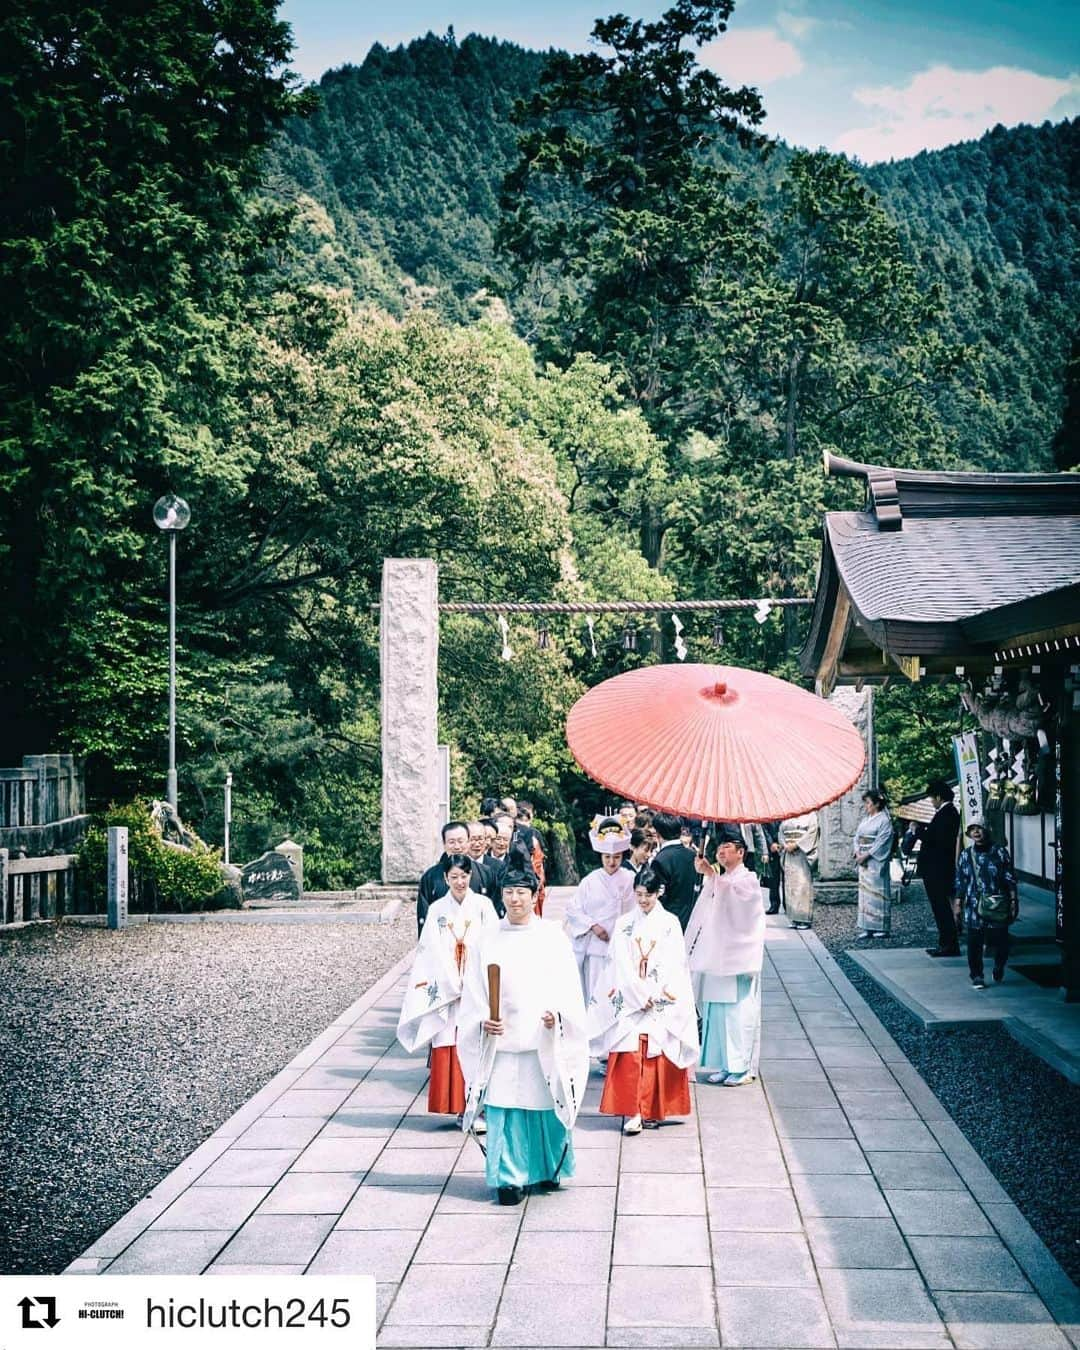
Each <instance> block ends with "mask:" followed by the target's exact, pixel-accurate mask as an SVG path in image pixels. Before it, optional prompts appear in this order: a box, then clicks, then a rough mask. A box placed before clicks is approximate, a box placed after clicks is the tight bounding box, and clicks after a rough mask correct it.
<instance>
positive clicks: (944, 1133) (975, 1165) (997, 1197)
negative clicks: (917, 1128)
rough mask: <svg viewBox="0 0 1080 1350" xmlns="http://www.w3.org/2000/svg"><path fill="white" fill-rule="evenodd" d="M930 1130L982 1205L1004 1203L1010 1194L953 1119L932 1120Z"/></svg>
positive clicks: (1007, 1201)
mask: <svg viewBox="0 0 1080 1350" xmlns="http://www.w3.org/2000/svg"><path fill="white" fill-rule="evenodd" d="M930 1132H931V1133H932V1134H933V1136H934V1138H935V1139H936V1140H937V1141H938V1143H939V1144H940V1145H941V1147H942V1148H943V1149H944V1150H945V1153H946V1155H947V1157H948V1159H949V1161H950V1162H951V1163H952V1165H953V1166H954V1167H955V1168H956V1170H957V1171H958V1172H959V1173H960V1175H961V1176H962V1177H963V1178H964V1183H965V1184H966V1186H967V1188H968V1190H969V1191H970V1192H971V1194H972V1195H973V1196H974V1197H975V1199H976V1200H978V1202H979V1204H981V1205H984V1204H992V1205H1005V1204H1008V1203H1009V1196H1008V1193H1007V1192H1006V1191H1005V1189H1004V1188H1003V1187H1002V1186H1001V1184H1000V1183H999V1182H998V1180H997V1178H996V1177H995V1176H994V1174H993V1173H992V1172H991V1171H990V1169H989V1167H987V1165H986V1164H985V1163H984V1162H983V1160H982V1159H981V1158H980V1157H979V1155H978V1154H977V1153H976V1152H975V1150H974V1149H973V1148H972V1146H971V1145H970V1144H969V1143H968V1141H967V1139H966V1138H965V1137H964V1134H963V1132H962V1131H961V1130H960V1128H959V1126H958V1125H956V1124H954V1123H953V1121H951V1120H932V1121H930Z"/></svg>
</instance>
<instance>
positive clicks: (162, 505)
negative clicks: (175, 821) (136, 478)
mask: <svg viewBox="0 0 1080 1350" xmlns="http://www.w3.org/2000/svg"><path fill="white" fill-rule="evenodd" d="M190 519H191V508H190V507H189V506H188V504H187V502H186V501H184V499H183V497H177V496H176V495H175V494H173V493H171V492H169V493H167V494H166V495H165V496H164V497H159V498H158V500H157V501H156V502H155V503H154V524H155V525H156V526H157V527H158V529H159V530H164V532H165V533H166V534H167V535H168V536H169V770H168V774H167V776H166V779H165V796H166V798H167V800H168V803H169V805H170V806H171V807H172V809H173V810H174V811H175V810H176V536H177V534H179V532H180V531H181V530H183V529H186V528H187V524H188V521H189V520H190Z"/></svg>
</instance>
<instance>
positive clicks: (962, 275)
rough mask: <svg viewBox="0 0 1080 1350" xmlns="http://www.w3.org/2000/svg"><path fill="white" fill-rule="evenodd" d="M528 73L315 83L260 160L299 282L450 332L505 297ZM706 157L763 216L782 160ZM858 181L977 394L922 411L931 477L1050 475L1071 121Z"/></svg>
mask: <svg viewBox="0 0 1080 1350" xmlns="http://www.w3.org/2000/svg"><path fill="white" fill-rule="evenodd" d="M546 60H547V54H544V53H538V52H530V51H525V50H523V49H521V48H520V47H517V46H514V45H512V44H510V43H506V42H498V41H495V40H492V39H488V38H482V37H475V36H470V37H467V38H466V39H464V40H463V41H461V42H460V43H459V42H457V41H456V40H455V39H454V38H453V36H452V34H451V35H448V36H446V37H436V36H433V35H430V34H429V35H428V36H427V37H425V38H421V39H417V40H416V41H414V42H412V43H410V44H409V45H408V46H404V47H399V48H397V49H395V50H393V51H388V50H386V49H385V48H383V47H380V46H378V45H376V46H375V47H373V48H372V50H371V52H370V53H369V55H368V57H367V59H366V60H365V61H364V63H363V64H362V65H361V66H344V67H342V68H341V69H338V70H332V71H329V72H328V73H327V74H326V75H324V76H323V78H322V80H321V81H320V83H319V86H318V88H319V93H320V96H321V105H320V107H319V109H318V111H317V112H316V114H315V115H314V117H312V118H310V119H309V120H306V121H295V122H293V123H291V124H290V125H289V127H288V128H287V131H286V134H285V136H284V137H282V138H281V140H280V141H279V142H278V143H277V145H276V147H275V149H274V152H273V159H272V174H271V182H272V184H273V186H274V189H275V191H276V192H278V193H280V194H281V195H282V196H284V197H285V198H286V199H289V200H293V201H296V200H298V199H299V203H300V207H301V214H300V219H299V221H298V226H297V238H298V242H299V244H300V249H301V252H302V255H303V257H304V260H305V261H304V272H305V274H306V276H307V277H308V278H310V279H318V280H320V281H324V282H328V283H330V284H333V285H350V286H352V287H354V288H355V291H356V293H357V294H358V295H359V296H361V297H364V298H369V299H372V300H374V301H376V302H377V303H378V304H380V305H382V306H384V307H387V308H389V309H390V310H391V311H392V312H396V313H401V312H403V311H404V310H405V309H407V308H410V307H412V306H414V305H416V304H418V303H426V304H428V305H430V306H431V307H432V308H433V309H434V310H435V311H436V312H437V313H439V314H441V315H443V316H444V317H447V318H450V319H452V320H465V319H468V318H472V317H475V316H476V314H477V312H478V305H477V303H476V300H475V297H476V295H477V293H478V292H480V291H483V290H486V289H490V288H494V289H495V290H496V291H497V292H498V293H499V294H501V295H506V294H507V292H508V290H509V282H508V273H507V268H506V264H505V260H503V259H500V258H498V257H497V256H496V254H495V250H494V233H495V229H496V225H497V221H498V214H499V193H500V188H501V185H502V182H503V179H504V176H505V174H506V173H507V171H508V170H509V169H510V168H511V167H512V165H513V164H514V162H515V159H516V148H515V147H516V138H517V134H518V129H517V128H516V127H515V126H514V125H513V124H512V123H511V120H510V113H511V109H512V106H513V103H514V100H515V99H517V98H525V97H527V96H528V95H529V94H531V93H532V91H533V90H534V89H535V88H536V86H537V82H538V80H539V75H540V72H541V70H542V69H543V66H544V64H545V61H546ZM714 153H715V154H716V156H717V157H718V158H719V159H720V161H721V162H723V163H725V164H726V165H727V166H728V167H729V168H730V169H731V171H732V173H733V174H734V176H735V181H734V185H733V186H734V189H735V191H736V192H737V193H742V194H745V195H747V196H752V197H756V198H758V199H759V200H760V201H761V202H762V203H763V204H764V205H765V207H766V209H767V208H768V207H769V204H770V202H771V201H772V200H773V199H774V198H775V194H776V187H777V183H778V180H779V178H780V175H781V174H782V172H783V169H784V166H785V165H786V164H787V163H788V162H789V159H790V153H789V151H788V150H787V148H786V147H785V146H783V145H780V146H777V147H775V149H774V151H773V153H772V154H771V156H770V157H769V158H768V159H767V160H766V161H764V162H762V161H761V160H760V158H759V157H758V156H757V155H756V154H754V153H753V152H749V151H746V150H744V149H742V148H740V147H739V146H738V145H735V144H733V143H732V144H725V145H722V146H721V147H720V148H719V149H718V150H717V151H716V152H714ZM861 173H862V176H863V178H864V180H865V181H866V183H867V184H868V185H869V186H870V187H871V188H872V189H873V190H874V192H876V193H878V194H879V195H880V197H881V200H882V202H883V204H884V205H885V206H886V208H887V209H888V211H889V212H890V214H891V215H892V216H893V218H894V219H895V221H896V223H897V225H898V227H899V231H900V235H901V238H902V240H903V242H904V247H905V250H906V251H907V253H908V256H909V257H910V258H911V259H912V260H913V261H914V262H915V263H916V265H917V268H918V272H919V275H920V278H921V281H922V283H923V284H924V285H925V286H926V287H932V286H939V287H941V288H942V290H943V292H944V294H945V296H946V299H947V303H946V306H945V312H946V315H947V320H946V328H947V330H948V332H949V336H950V337H951V338H953V339H954V340H955V341H957V342H962V343H965V344H970V346H971V347H972V348H973V349H974V354H977V358H978V375H977V377H976V378H975V379H974V380H970V381H963V382H960V383H959V384H958V385H956V386H954V387H953V388H951V389H949V390H948V391H943V392H942V394H941V395H940V400H939V411H940V414H941V416H942V418H943V419H944V421H945V423H946V425H947V426H948V428H949V430H950V432H951V444H950V446H949V452H950V459H952V460H954V461H955V462H957V463H960V464H966V465H967V466H968V467H975V466H976V465H977V466H980V467H987V468H999V469H1014V470H1016V469H1028V468H1030V469H1035V468H1048V467H1051V465H1052V452H1051V442H1052V440H1053V437H1054V434H1055V431H1056V430H1057V428H1058V426H1059V424H1060V420H1061V415H1062V380H1063V367H1064V363H1065V359H1066V356H1067V352H1068V341H1069V336H1070V334H1071V333H1072V332H1073V331H1074V329H1075V327H1076V318H1077V314H1078V312H1080V195H1078V191H1077V185H1078V183H1080V121H1073V122H1071V123H1068V122H1067V123H1060V124H1058V125H1056V126H1051V125H1050V124H1045V125H1043V126H1041V127H1017V128H1014V129H1011V130H1006V129H1005V128H1002V127H998V128H996V129H995V130H993V131H992V132H989V133H988V134H987V135H986V136H984V137H983V138H982V139H981V140H979V141H977V142H971V143H967V144H964V145H959V146H953V147H950V148H948V149H946V150H942V151H934V152H926V153H923V154H920V155H918V156H916V157H915V158H914V159H911V160H905V161H901V162H898V163H895V164H890V165H877V166H872V167H869V168H865V169H862V170H861ZM511 306H512V307H513V306H514V299H513V297H511ZM519 309H520V304H519ZM890 455H892V456H893V457H895V451H894V450H893V448H892V447H889V446H882V447H881V457H882V458H885V459H887V458H889V457H890Z"/></svg>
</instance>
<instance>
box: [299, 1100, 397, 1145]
mask: <svg viewBox="0 0 1080 1350" xmlns="http://www.w3.org/2000/svg"><path fill="white" fill-rule="evenodd" d="M400 1120H401V1113H400V1111H397V1110H394V1109H392V1108H386V1109H380V1108H378V1107H370V1108H369V1107H359V1108H357V1107H346V1108H345V1109H344V1110H342V1111H335V1112H334V1114H333V1115H332V1116H331V1117H330V1119H329V1120H328V1121H326V1122H325V1128H324V1129H323V1131H322V1137H323V1138H324V1139H355V1138H369V1139H388V1138H389V1137H390V1135H391V1134H392V1133H393V1132H394V1130H396V1128H397V1125H398V1122H399V1121H400ZM319 1123H320V1125H322V1124H324V1122H322V1121H320V1122H319Z"/></svg>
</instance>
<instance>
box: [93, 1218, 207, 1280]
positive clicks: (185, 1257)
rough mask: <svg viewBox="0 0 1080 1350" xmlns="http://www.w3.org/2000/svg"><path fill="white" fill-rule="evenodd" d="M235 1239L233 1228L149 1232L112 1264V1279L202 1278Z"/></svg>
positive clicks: (110, 1268)
mask: <svg viewBox="0 0 1080 1350" xmlns="http://www.w3.org/2000/svg"><path fill="white" fill-rule="evenodd" d="M232 1235H233V1230H232V1229H231V1228H226V1229H216V1230H207V1231H204V1232H173V1231H167V1232H161V1233H159V1232H153V1231H151V1232H146V1233H143V1235H142V1237H139V1238H136V1239H135V1241H134V1242H133V1243H132V1244H131V1246H130V1247H129V1248H128V1249H127V1251H125V1252H121V1254H120V1255H119V1256H118V1257H117V1258H116V1260H115V1261H113V1262H111V1263H110V1265H109V1267H108V1273H109V1274H110V1275H158V1274H161V1275H199V1274H201V1273H202V1271H204V1270H205V1269H206V1267H207V1266H208V1265H209V1264H210V1262H211V1261H213V1259H214V1257H215V1256H217V1254H218V1252H220V1251H221V1249H222V1248H223V1247H224V1246H225V1245H226V1243H227V1242H228V1241H229V1239H230V1238H231V1237H232Z"/></svg>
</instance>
